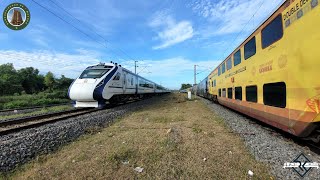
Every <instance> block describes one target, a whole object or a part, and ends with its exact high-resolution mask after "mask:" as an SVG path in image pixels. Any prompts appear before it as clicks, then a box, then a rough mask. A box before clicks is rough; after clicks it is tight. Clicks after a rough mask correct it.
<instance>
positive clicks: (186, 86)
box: [180, 84, 192, 90]
mask: <svg viewBox="0 0 320 180" xmlns="http://www.w3.org/2000/svg"><path fill="white" fill-rule="evenodd" d="M190 87H192V85H191V84H181V88H180V90H183V89H187V88H190Z"/></svg>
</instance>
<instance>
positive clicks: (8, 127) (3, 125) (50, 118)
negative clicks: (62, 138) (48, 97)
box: [0, 108, 101, 136]
mask: <svg viewBox="0 0 320 180" xmlns="http://www.w3.org/2000/svg"><path fill="white" fill-rule="evenodd" d="M99 110H101V109H88V108H83V109H74V110H69V111H61V112H57V113H50V114H44V115H38V116H32V117H25V118H18V119H11V120H8V121H3V122H0V136H1V135H8V134H10V133H14V132H18V131H21V130H25V129H30V128H35V127H39V126H43V125H45V124H51V123H55V122H58V121H62V120H65V119H68V118H72V117H77V116H80V115H84V114H88V113H91V112H96V111H99Z"/></svg>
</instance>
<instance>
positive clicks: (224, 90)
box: [222, 88, 227, 97]
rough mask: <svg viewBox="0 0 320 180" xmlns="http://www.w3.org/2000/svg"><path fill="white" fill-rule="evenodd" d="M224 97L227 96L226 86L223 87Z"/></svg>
mask: <svg viewBox="0 0 320 180" xmlns="http://www.w3.org/2000/svg"><path fill="white" fill-rule="evenodd" d="M222 97H227V93H226V88H223V89H222Z"/></svg>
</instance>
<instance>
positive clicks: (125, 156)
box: [108, 148, 137, 169]
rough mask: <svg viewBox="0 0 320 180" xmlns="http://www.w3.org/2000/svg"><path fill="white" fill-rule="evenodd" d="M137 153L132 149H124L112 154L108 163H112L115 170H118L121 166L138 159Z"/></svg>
mask: <svg viewBox="0 0 320 180" xmlns="http://www.w3.org/2000/svg"><path fill="white" fill-rule="evenodd" d="M136 154H137V152H136V151H134V150H131V149H126V148H122V149H120V150H119V151H117V152H115V153H113V154H111V155H110V156H109V157H108V161H110V162H111V163H112V165H113V166H114V168H116V169H118V168H119V166H120V165H121V164H124V163H130V161H131V162H132V161H133V159H134V158H135V157H136Z"/></svg>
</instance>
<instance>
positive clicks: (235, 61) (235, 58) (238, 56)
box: [233, 49, 241, 66]
mask: <svg viewBox="0 0 320 180" xmlns="http://www.w3.org/2000/svg"><path fill="white" fill-rule="evenodd" d="M240 63H241V51H240V49H239V50H238V51H237V52H236V53H234V55H233V65H234V66H237V65H238V64H240Z"/></svg>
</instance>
